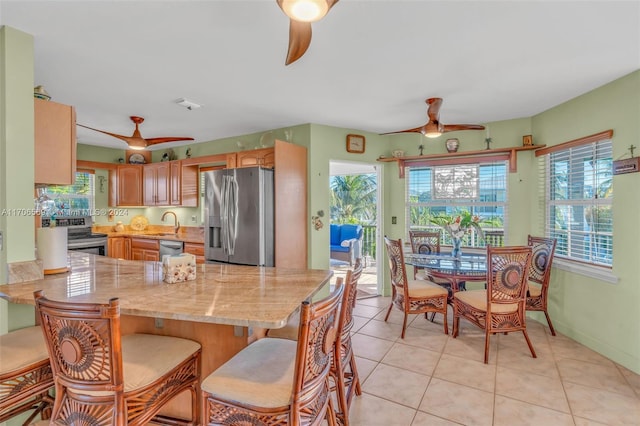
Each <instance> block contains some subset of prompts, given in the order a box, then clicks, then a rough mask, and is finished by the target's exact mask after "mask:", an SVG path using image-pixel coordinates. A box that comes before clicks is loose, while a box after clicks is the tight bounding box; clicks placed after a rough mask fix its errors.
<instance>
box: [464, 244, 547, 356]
mask: <svg viewBox="0 0 640 426" xmlns="http://www.w3.org/2000/svg"><path fill="white" fill-rule="evenodd" d="M530 266H531V247H528V246H511V247H495V248H494V247H491V246H487V288H486V289H481V290H469V291H459V292H457V293H455V294H454V295H453V337H454V338H455V337H457V336H458V332H459V329H460V327H459V326H460V317H462V318H464V319H466V320H468V321H469V322H471V323H472V324H475V325H477V326H478V327H480V328H482V329H483V330H484V331H485V342H484V363H485V364H487V363H488V362H489V338H490V336H491V335H492V334H496V333H505V334H506V333H509V332H512V331H522V334H523V335H524V338H525V340H526V341H527V345H529V350H530V351H531V355H532V356H533V357H534V358H536V352H535V350H534V349H533V345H532V344H531V341H530V340H529V335H528V334H527V323H526V319H525V297H526V291H527V285H526V284H527V276H528V274H529V267H530Z"/></svg>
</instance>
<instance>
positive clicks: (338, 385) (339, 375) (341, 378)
mask: <svg viewBox="0 0 640 426" xmlns="http://www.w3.org/2000/svg"><path fill="white" fill-rule="evenodd" d="M362 269H363V265H362V259H361V258H359V259H357V260H356V263H355V266H354V268H353V270H348V271H347V274H346V276H345V279H344V282H345V285H344V292H343V293H342V301H341V302H340V314H339V315H340V316H339V320H338V330H339V333H338V336H337V337H336V344H335V346H334V353H333V362H332V364H331V370H330V371H329V375H330V376H331V378H332V379H333V384H332V387H331V390H333V391H334V392H335V393H336V397H337V400H338V407H337V409H336V415H337V416H338V422H339V423H340V424H341V425H348V424H349V407H351V401H352V400H353V395H354V394H355V395H361V394H362V390H361V388H360V378H359V376H358V369H357V366H356V359H355V354H354V353H353V345H352V343H351V330H352V329H353V324H354V320H353V308H355V306H356V296H357V289H358V280H359V279H360V275H361V274H362ZM339 279H340V278H339ZM293 317H294V320H289V321H288V323H287V325H286V326H285V327H283V328H274V329H270V330H269V331H268V332H267V337H279V338H283V339H291V340H297V338H298V328H299V327H298V325H299V322H300V316H299V315H295V316H293ZM294 322H295V323H294Z"/></svg>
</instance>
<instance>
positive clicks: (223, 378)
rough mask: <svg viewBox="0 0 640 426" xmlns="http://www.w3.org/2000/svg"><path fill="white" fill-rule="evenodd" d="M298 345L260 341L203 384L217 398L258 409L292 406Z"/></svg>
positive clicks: (202, 386)
mask: <svg viewBox="0 0 640 426" xmlns="http://www.w3.org/2000/svg"><path fill="white" fill-rule="evenodd" d="M296 349H297V342H294V341H292V340H287V339H272V338H265V339H260V340H258V341H256V342H254V343H252V344H251V345H249V346H247V347H246V348H244V349H243V350H241V351H240V352H238V353H237V354H236V355H235V356H234V357H233V358H231V359H230V360H229V361H227V362H226V363H224V364H223V365H222V366H221V367H220V368H218V369H217V370H216V371H214V372H213V373H211V374H210V375H209V376H208V377H207V378H205V379H204V380H203V381H202V384H201V389H202V391H204V392H207V393H209V394H210V395H211V396H213V397H214V398H219V399H223V400H226V401H238V402H242V403H243V404H245V405H246V404H249V405H253V406H256V407H265V408H277V407H285V406H287V405H289V404H290V403H291V398H292V395H293V376H294V371H295V360H296Z"/></svg>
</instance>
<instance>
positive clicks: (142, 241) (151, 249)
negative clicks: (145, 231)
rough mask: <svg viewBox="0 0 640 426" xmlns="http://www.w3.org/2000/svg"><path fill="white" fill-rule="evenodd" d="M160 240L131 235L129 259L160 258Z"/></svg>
mask: <svg viewBox="0 0 640 426" xmlns="http://www.w3.org/2000/svg"><path fill="white" fill-rule="evenodd" d="M159 250H160V242H159V241H158V240H150V239H148V238H136V237H131V260H154V261H159V260H160V251H159Z"/></svg>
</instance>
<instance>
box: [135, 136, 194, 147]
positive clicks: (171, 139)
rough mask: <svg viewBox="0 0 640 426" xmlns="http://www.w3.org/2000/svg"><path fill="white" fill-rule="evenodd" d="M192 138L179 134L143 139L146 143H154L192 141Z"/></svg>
mask: <svg viewBox="0 0 640 426" xmlns="http://www.w3.org/2000/svg"><path fill="white" fill-rule="evenodd" d="M192 140H194V139H193V138H189V137H180V136H175V137H166V138H150V139H145V141H146V142H147V145H155V144H158V143H165V142H178V141H192Z"/></svg>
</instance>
